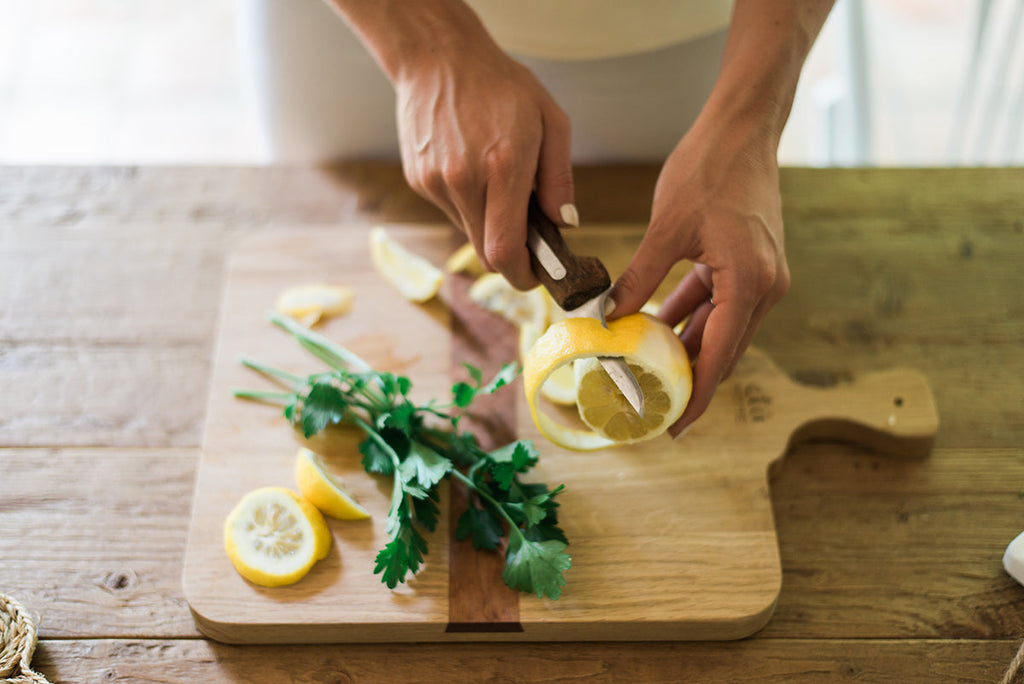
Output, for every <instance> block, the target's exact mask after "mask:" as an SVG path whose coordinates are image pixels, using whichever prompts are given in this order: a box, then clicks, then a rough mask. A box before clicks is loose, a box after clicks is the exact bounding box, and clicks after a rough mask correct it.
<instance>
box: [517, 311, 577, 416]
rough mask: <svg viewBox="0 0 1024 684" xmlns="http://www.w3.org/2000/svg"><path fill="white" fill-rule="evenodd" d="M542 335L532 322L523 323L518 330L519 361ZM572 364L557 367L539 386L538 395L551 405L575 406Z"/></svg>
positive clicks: (574, 383) (574, 382)
mask: <svg viewBox="0 0 1024 684" xmlns="http://www.w3.org/2000/svg"><path fill="white" fill-rule="evenodd" d="M543 333H544V331H543V330H541V329H540V328H539V327H537V325H536V324H535V323H533V322H529V321H528V322H526V323H523V325H522V326H520V328H519V358H520V360H522V359H525V358H526V357H527V355H529V353H530V349H532V348H533V345H534V344H536V343H537V340H539V339H540V336H541V335H542V334H543ZM572 369H573V364H571V363H568V364H565V365H563V366H559V367H558V368H556V369H555V370H554V371H552V373H551V375H550V376H548V379H547V380H546V381H545V382H544V384H543V385H541V386H540V394H541V396H542V397H544V398H545V399H547V400H548V401H550V402H551V403H553V404H558V405H559V406H575V405H576V377H575V375H573V372H572Z"/></svg>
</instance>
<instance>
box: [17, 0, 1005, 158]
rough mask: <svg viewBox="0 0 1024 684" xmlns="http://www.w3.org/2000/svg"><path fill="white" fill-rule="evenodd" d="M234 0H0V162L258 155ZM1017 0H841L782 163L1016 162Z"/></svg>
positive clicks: (801, 96)
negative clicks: (245, 82)
mask: <svg viewBox="0 0 1024 684" xmlns="http://www.w3.org/2000/svg"><path fill="white" fill-rule="evenodd" d="M235 2H236V0H176V1H175V2H160V1H158V0H31V1H27V0H0V163H4V164H97V163H100V164H103V163H110V164H263V163H267V162H269V161H270V160H269V159H268V157H267V154H266V153H265V151H264V149H263V147H262V145H261V142H260V136H259V132H258V128H257V125H256V116H255V112H254V110H253V108H252V107H251V106H250V105H249V103H248V98H247V95H246V89H245V87H244V78H243V75H244V74H245V73H246V70H245V65H244V63H243V60H242V58H241V57H240V55H241V52H242V51H240V50H239V45H238V40H237V37H236V7H235ZM1022 38H1024V0H839V2H838V3H837V5H836V7H835V9H834V10H833V12H832V14H831V16H830V17H829V20H828V23H827V24H826V26H825V29H824V31H823V33H822V35H821V37H820V39H819V40H818V42H817V44H816V45H815V48H814V51H813V52H812V53H811V56H810V58H809V61H808V64H807V66H806V68H805V71H804V77H803V80H802V81H801V85H800V88H799V90H798V93H797V98H796V102H795V104H794V108H793V113H792V115H791V118H790V124H789V126H788V127H787V130H786V133H785V136H784V137H783V141H782V146H781V149H780V161H781V162H782V163H783V164H786V165H798V166H850V165H875V166H957V165H975V166H977V165H999V166H1002V165H1022V164H1024V131H1022V127H1024V45H1022V44H1021V43H1024V40H1022Z"/></svg>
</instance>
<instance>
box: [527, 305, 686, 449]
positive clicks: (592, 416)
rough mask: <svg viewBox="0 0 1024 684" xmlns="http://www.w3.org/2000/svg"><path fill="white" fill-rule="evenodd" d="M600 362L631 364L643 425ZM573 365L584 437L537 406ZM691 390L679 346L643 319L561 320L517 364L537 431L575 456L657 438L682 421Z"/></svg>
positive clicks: (660, 327) (661, 328)
mask: <svg viewBox="0 0 1024 684" xmlns="http://www.w3.org/2000/svg"><path fill="white" fill-rule="evenodd" d="M598 356H621V357H623V359H625V361H626V363H627V364H629V366H630V369H631V370H632V371H633V373H634V375H636V376H637V380H638V381H639V382H640V383H641V389H642V390H643V392H644V418H642V419H641V418H640V417H639V416H637V415H636V412H634V411H633V410H632V409H631V408H630V407H629V405H628V402H627V401H626V399H625V397H623V396H622V395H621V392H619V391H618V390H617V389H616V388H615V386H614V383H613V382H612V381H611V378H609V377H608V376H607V373H606V372H605V371H604V370H603V368H601V366H600V364H599V362H598V360H597V358H596V357H598ZM573 362H575V364H574V365H575V370H574V374H575V383H576V394H577V407H578V410H579V414H580V417H581V418H582V420H583V422H584V423H585V424H586V425H587V426H588V427H589V428H590V430H581V429H577V428H574V427H570V426H567V425H563V424H561V423H559V422H558V421H556V420H555V419H554V418H552V417H551V416H550V415H549V414H547V413H546V412H544V411H542V410H541V408H540V406H539V401H538V399H539V397H540V396H541V388H542V387H543V386H544V384H545V382H546V381H547V380H548V378H549V377H551V375H552V374H553V373H554V372H556V371H557V370H558V369H559V368H562V367H565V366H566V365H568V364H570V363H573ZM692 383H693V376H692V371H691V367H690V361H689V357H688V356H687V354H686V349H685V347H683V344H682V342H680V341H679V338H678V337H677V336H676V335H675V333H674V332H673V331H672V329H671V328H669V327H668V326H667V325H665V324H664V323H662V322H661V321H659V320H658V319H656V318H654V317H653V316H651V315H649V314H646V313H636V314H632V315H629V316H624V317H622V318H619V319H616V320H614V321H611V322H610V323H609V324H608V328H604V327H602V326H601V323H600V322H599V321H597V320H594V319H590V318H567V319H565V320H563V321H560V322H558V323H555V324H554V325H552V326H551V327H550V328H548V330H547V331H546V332H545V333H544V334H543V335H541V337H540V338H539V339H538V340H537V342H536V343H535V344H534V345H533V347H532V348H531V349H530V351H529V353H528V354H527V356H526V358H525V359H524V360H523V384H524V390H525V393H526V400H527V404H528V406H529V408H530V415H531V417H532V418H533V421H534V423H535V424H536V425H537V428H538V430H540V432H541V434H542V435H544V436H545V437H547V438H548V439H549V440H550V441H552V442H553V443H555V444H557V445H559V446H562V447H565V448H568V449H574V450H579V451H590V450H594V449H601V448H605V447H610V446H614V445H617V444H631V443H635V442H641V441H645V440H649V439H653V438H654V437H657V436H658V435H660V434H661V433H663V432H665V430H667V429H668V427H669V426H670V425H671V424H672V423H674V422H675V421H676V419H677V418H678V417H679V416H680V415H682V413H683V410H684V409H685V408H686V404H687V402H688V401H689V398H690V392H691V390H692ZM638 421H639V422H638Z"/></svg>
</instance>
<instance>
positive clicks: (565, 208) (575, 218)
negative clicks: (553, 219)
mask: <svg viewBox="0 0 1024 684" xmlns="http://www.w3.org/2000/svg"><path fill="white" fill-rule="evenodd" d="M558 213H559V214H561V215H562V222H563V223H565V224H566V225H569V226H573V227H575V228H579V225H580V214H579V212H578V211H576V205H574V204H563V205H562V206H561V207H560V208H559V209H558Z"/></svg>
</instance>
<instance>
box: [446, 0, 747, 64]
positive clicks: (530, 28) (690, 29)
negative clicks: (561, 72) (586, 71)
mask: <svg viewBox="0 0 1024 684" xmlns="http://www.w3.org/2000/svg"><path fill="white" fill-rule="evenodd" d="M466 3H467V4H468V5H469V6H470V7H472V8H473V9H474V10H475V11H476V13H477V14H478V15H479V16H480V19H481V21H483V23H484V25H485V26H486V27H487V30H488V31H490V33H491V35H492V36H493V37H494V40H495V41H496V42H497V43H498V45H500V46H502V47H503V48H504V49H506V50H508V51H509V52H512V53H518V54H521V55H528V56H531V57H541V58H545V59H557V60H587V59H601V58H605V57H621V56H623V55H631V54H636V53H639V52H649V51H652V50H657V49H660V48H664V47H668V46H670V45H678V44H679V43H683V42H686V41H688V40H692V39H694V38H699V37H701V36H705V35H708V34H710V33H714V32H716V31H721V30H723V29H725V27H726V26H728V24H729V15H730V12H731V10H732V1H731V0H466Z"/></svg>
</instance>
